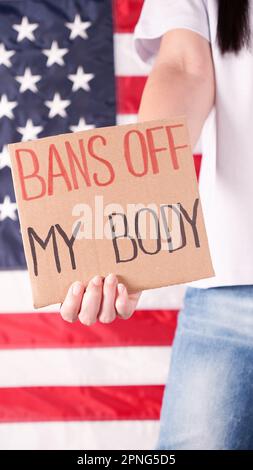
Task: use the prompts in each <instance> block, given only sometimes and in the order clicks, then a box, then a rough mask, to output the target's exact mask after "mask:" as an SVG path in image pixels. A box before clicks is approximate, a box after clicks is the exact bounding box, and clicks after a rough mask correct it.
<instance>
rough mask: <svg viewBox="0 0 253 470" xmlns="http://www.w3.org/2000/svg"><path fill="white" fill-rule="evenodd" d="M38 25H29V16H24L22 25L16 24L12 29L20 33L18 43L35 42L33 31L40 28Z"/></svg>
mask: <svg viewBox="0 0 253 470" xmlns="http://www.w3.org/2000/svg"><path fill="white" fill-rule="evenodd" d="M38 26H39V25H38V23H29V21H28V18H27V16H23V18H22V21H21V23H20V24H14V25H13V26H12V27H13V28H14V29H15V31H17V32H18V37H17V41H18V42H20V41H23V39H29V41H35V37H34V34H33V31H34V30H35V29H37V28H38Z"/></svg>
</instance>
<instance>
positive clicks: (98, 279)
mask: <svg viewBox="0 0 253 470" xmlns="http://www.w3.org/2000/svg"><path fill="white" fill-rule="evenodd" d="M92 283H93V284H95V286H101V284H102V278H101V276H95V277H93V279H92Z"/></svg>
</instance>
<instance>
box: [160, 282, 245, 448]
mask: <svg viewBox="0 0 253 470" xmlns="http://www.w3.org/2000/svg"><path fill="white" fill-rule="evenodd" d="M180 449H187V450H193V449H199V450H201V449H202V450H216V449H217V450H218V449H221V450H228V449H232V450H233V449H244V450H247V449H253V285H249V286H231V287H217V288H209V289H198V288H193V287H188V289H187V291H186V295H185V300H184V306H183V308H182V309H181V311H180V313H179V317H178V327H177V331H176V334H175V338H174V344H173V347H172V357H171V365H170V369H169V375H168V380H167V383H166V385H165V389H164V395H163V401H162V408H161V417H160V433H159V438H158V441H157V443H156V446H155V450H180Z"/></svg>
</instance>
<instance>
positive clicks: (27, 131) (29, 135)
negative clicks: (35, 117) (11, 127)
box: [17, 119, 43, 140]
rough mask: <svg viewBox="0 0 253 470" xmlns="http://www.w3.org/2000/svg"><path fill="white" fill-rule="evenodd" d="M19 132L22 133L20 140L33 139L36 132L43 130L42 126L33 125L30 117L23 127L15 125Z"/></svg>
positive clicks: (36, 134) (35, 136)
mask: <svg viewBox="0 0 253 470" xmlns="http://www.w3.org/2000/svg"><path fill="white" fill-rule="evenodd" d="M17 131H18V132H19V134H22V140H33V139H37V137H38V134H39V133H40V132H42V131H43V127H42V126H34V124H33V122H32V120H31V119H28V120H27V121H26V125H25V126H24V127H17Z"/></svg>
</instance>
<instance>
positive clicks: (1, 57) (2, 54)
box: [0, 42, 15, 67]
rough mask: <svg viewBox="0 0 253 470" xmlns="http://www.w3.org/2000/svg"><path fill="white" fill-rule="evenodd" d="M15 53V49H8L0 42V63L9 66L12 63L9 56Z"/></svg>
mask: <svg viewBox="0 0 253 470" xmlns="http://www.w3.org/2000/svg"><path fill="white" fill-rule="evenodd" d="M14 54H15V51H8V50H7V49H5V45H4V44H3V43H2V42H1V44H0V65H5V66H6V67H11V66H12V63H11V61H10V58H11V57H12V56H13V55H14Z"/></svg>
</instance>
